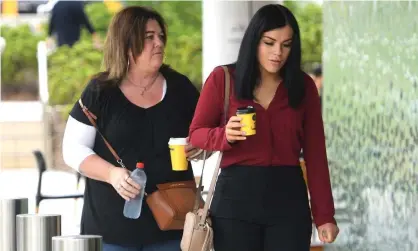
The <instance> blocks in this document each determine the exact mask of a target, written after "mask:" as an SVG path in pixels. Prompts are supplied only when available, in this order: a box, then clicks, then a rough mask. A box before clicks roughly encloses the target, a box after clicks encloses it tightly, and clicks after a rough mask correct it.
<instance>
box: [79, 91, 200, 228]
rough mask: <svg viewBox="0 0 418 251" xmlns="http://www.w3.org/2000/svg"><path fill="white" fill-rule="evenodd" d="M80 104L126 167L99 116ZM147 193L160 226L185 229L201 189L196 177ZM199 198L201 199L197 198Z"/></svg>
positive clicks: (117, 159) (148, 200)
mask: <svg viewBox="0 0 418 251" xmlns="http://www.w3.org/2000/svg"><path fill="white" fill-rule="evenodd" d="M79 104H80V106H81V108H82V110H83V112H84V114H85V115H86V116H87V118H88V119H89V121H90V123H91V124H92V125H93V126H94V127H95V128H96V130H97V132H98V133H99V134H100V136H101V137H102V138H103V140H104V143H105V144H106V146H107V148H108V149H109V151H110V152H111V153H112V155H113V156H114V157H115V159H116V161H117V162H118V163H119V165H120V166H121V167H122V168H126V167H125V165H124V164H123V161H122V159H121V158H120V157H119V155H118V154H117V153H116V151H115V150H114V149H113V147H112V146H111V145H110V144H109V142H108V141H107V140H106V138H105V137H104V136H103V135H102V134H101V133H100V131H99V129H98V127H97V124H96V122H95V120H96V119H97V117H96V116H95V115H94V114H93V113H91V112H90V111H89V110H88V109H87V107H86V106H84V105H83V102H82V101H81V99H80V100H79ZM200 189H201V188H200ZM145 195H146V202H147V204H148V206H149V208H150V210H151V212H152V214H153V216H154V219H155V221H156V222H157V224H158V227H159V228H160V229H161V230H163V231H165V230H181V229H183V227H184V221H185V219H186V214H187V213H188V212H190V211H192V210H193V207H194V205H196V203H197V205H199V204H200V190H199V192H198V191H197V189H196V182H195V180H194V179H193V180H188V181H176V182H170V183H164V184H159V185H157V190H156V191H155V192H153V193H152V194H150V195H148V194H145ZM197 198H198V199H199V200H197ZM195 200H196V201H195ZM195 202H196V203H195ZM202 206H203V205H202Z"/></svg>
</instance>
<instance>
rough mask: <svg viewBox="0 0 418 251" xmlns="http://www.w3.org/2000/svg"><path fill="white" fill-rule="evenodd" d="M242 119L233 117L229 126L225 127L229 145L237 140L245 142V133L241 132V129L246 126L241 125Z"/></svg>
mask: <svg viewBox="0 0 418 251" xmlns="http://www.w3.org/2000/svg"><path fill="white" fill-rule="evenodd" d="M241 119H242V118H241V117H238V116H232V117H231V118H229V121H228V124H226V127H225V136H226V140H228V142H229V143H234V142H235V141H237V140H245V139H247V138H246V137H245V132H243V131H241V127H243V126H244V125H243V124H241Z"/></svg>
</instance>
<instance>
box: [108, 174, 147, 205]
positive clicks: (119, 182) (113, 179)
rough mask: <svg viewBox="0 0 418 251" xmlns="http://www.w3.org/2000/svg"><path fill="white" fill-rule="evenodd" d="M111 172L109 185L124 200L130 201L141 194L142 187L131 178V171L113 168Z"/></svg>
mask: <svg viewBox="0 0 418 251" xmlns="http://www.w3.org/2000/svg"><path fill="white" fill-rule="evenodd" d="M109 172H110V173H109V184H111V185H112V186H113V188H115V190H116V192H118V194H119V195H120V196H121V197H122V198H124V199H125V200H130V199H133V198H135V197H136V196H137V195H138V194H139V191H140V189H141V187H140V186H139V185H138V184H137V183H136V182H135V181H133V180H132V179H131V178H130V177H129V176H130V175H131V172H130V171H129V170H127V169H125V168H121V167H116V166H113V167H111V168H110V171H109Z"/></svg>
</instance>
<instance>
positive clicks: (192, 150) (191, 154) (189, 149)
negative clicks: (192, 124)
mask: <svg viewBox="0 0 418 251" xmlns="http://www.w3.org/2000/svg"><path fill="white" fill-rule="evenodd" d="M186 140H187V142H188V145H187V146H186V147H185V148H184V150H185V151H186V157H187V159H188V160H191V159H194V158H196V157H197V156H198V155H199V154H200V153H201V152H202V150H201V149H199V148H196V147H194V146H192V145H191V144H190V143H189V138H187V139H186Z"/></svg>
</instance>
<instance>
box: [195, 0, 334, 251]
mask: <svg viewBox="0 0 418 251" xmlns="http://www.w3.org/2000/svg"><path fill="white" fill-rule="evenodd" d="M300 65H301V41H300V33H299V27H298V24H297V21H296V19H295V17H294V16H293V14H292V13H291V12H290V11H289V10H288V9H287V8H285V7H283V6H281V5H267V6H264V7H262V8H261V9H260V10H259V11H258V12H257V13H256V14H255V15H254V17H253V18H252V20H251V22H250V24H249V26H248V28H247V30H246V32H245V35H244V37H243V40H242V43H241V47H240V50H239V55H238V59H237V62H236V63H235V64H233V65H229V66H228V68H229V71H230V74H231V90H230V93H231V95H230V97H229V100H230V105H229V111H228V117H229V121H228V123H227V124H226V125H225V124H224V123H223V103H224V92H225V91H224V88H225V82H224V72H223V70H222V68H221V67H216V68H215V69H214V70H213V72H212V73H211V74H210V76H209V77H208V79H207V80H206V83H205V85H204V88H203V90H202V93H201V96H200V99H199V102H198V104H197V107H196V111H195V115H194V119H193V121H192V124H191V126H190V141H191V143H192V144H193V145H194V146H196V147H199V148H202V149H206V150H213V151H223V152H224V154H223V160H222V164H221V165H222V166H221V167H222V171H221V173H220V175H219V177H218V181H217V184H216V190H215V195H214V198H213V201H212V205H211V216H212V221H213V228H214V233H215V236H214V245H215V251H234V250H237V251H238V250H239V251H261V250H265V251H270V250H279V249H280V250H284V251H308V250H309V248H310V239H311V234H312V220H311V210H312V215H313V220H314V223H315V224H316V226H317V228H318V231H319V233H320V239H321V240H322V241H324V242H328V243H329V242H333V241H334V239H335V238H336V236H337V234H338V231H339V230H338V227H337V225H336V222H335V219H334V213H335V212H334V211H335V210H334V202H333V197H332V192H331V185H330V177H329V171H328V164H327V156H326V148H325V136H324V127H323V122H322V116H321V107H320V101H319V96H318V91H317V89H316V87H315V84H314V82H313V80H312V79H311V78H310V77H309V76H308V75H307V74H305V73H304V72H303V71H302V70H301V67H300ZM246 106H253V107H254V108H255V110H256V130H257V132H256V134H255V135H251V136H246V135H245V133H244V132H242V131H241V130H240V128H241V127H242V126H243V124H242V123H241V120H240V118H239V117H238V116H236V111H237V108H239V107H246ZM301 149H303V152H304V157H305V160H306V166H307V177H308V185H309V191H310V195H311V209H310V208H309V201H308V194H307V189H306V185H305V182H304V179H303V174H302V170H301V168H300V165H299V153H300V152H301Z"/></svg>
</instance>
